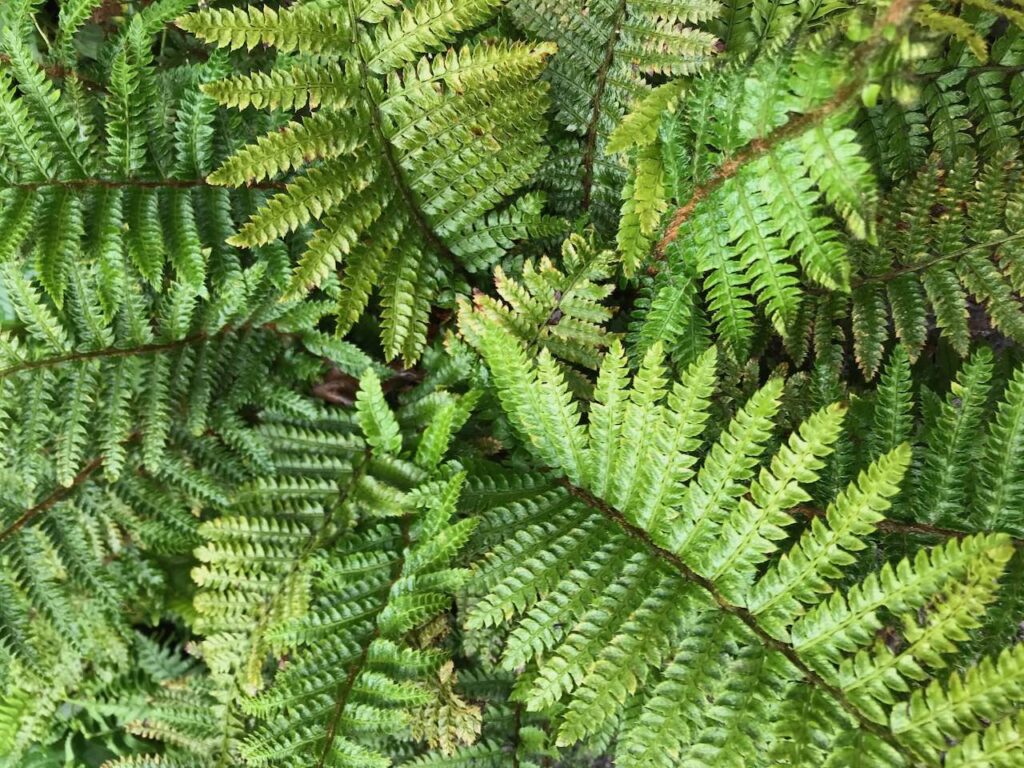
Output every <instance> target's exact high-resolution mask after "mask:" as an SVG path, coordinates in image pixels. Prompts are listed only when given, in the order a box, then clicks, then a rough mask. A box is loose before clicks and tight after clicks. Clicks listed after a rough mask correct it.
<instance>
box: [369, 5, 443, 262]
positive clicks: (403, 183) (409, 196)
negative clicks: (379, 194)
mask: <svg viewBox="0 0 1024 768" xmlns="http://www.w3.org/2000/svg"><path fill="white" fill-rule="evenodd" d="M349 18H350V19H351V24H352V47H353V49H354V50H355V51H356V52H357V53H358V55H359V88H360V90H361V91H362V92H363V97H364V98H365V99H366V102H367V104H368V105H369V107H370V128H371V130H372V131H373V133H374V136H375V137H376V138H377V141H378V142H379V143H380V146H381V152H382V153H383V154H384V164H385V165H387V167H388V172H389V173H390V174H391V178H393V179H394V181H395V186H396V187H397V188H398V193H399V194H400V195H401V196H402V200H404V201H405V206H406V208H407V209H408V210H409V212H410V213H411V214H412V220H413V221H414V222H415V223H416V228H417V229H418V230H419V231H420V234H421V235H422V236H423V239H424V240H426V241H427V244H428V245H430V247H431V248H432V249H433V250H434V251H435V252H436V253H437V254H438V255H439V256H441V257H442V258H444V259H446V260H451V261H455V260H456V256H455V254H454V253H453V252H452V250H451V248H449V247H448V244H447V243H446V242H445V241H444V240H443V239H442V238H441V236H440V235H439V234H437V232H435V231H434V228H433V227H432V226H431V224H430V221H429V220H428V219H427V215H426V214H425V213H424V212H423V210H422V209H421V207H420V203H419V200H417V198H416V193H415V192H414V191H413V189H412V187H410V186H409V182H408V181H407V180H406V178H405V173H404V172H403V171H402V166H401V164H399V162H398V158H396V157H395V150H394V147H393V146H392V144H391V141H390V140H389V139H388V137H387V135H386V134H385V133H384V129H383V124H384V120H383V118H382V117H381V113H380V105H379V104H378V103H377V101H376V99H374V98H373V93H372V92H371V90H370V87H369V85H368V83H369V81H370V77H371V74H370V67H369V64H367V61H366V56H365V55H364V53H363V46H362V45H361V44H360V41H359V23H358V21H357V14H356V11H355V7H354V5H353V4H352V2H351V0H350V1H349Z"/></svg>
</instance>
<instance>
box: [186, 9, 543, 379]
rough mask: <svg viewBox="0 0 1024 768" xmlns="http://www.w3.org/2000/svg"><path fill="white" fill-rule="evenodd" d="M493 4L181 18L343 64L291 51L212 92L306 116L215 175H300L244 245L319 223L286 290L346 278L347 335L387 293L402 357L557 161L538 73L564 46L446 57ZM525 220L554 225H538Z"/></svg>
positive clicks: (225, 34)
mask: <svg viewBox="0 0 1024 768" xmlns="http://www.w3.org/2000/svg"><path fill="white" fill-rule="evenodd" d="M494 5H495V4H494V3H492V2H487V1H486V0H466V1H462V0H459V1H458V2H447V1H443V0H439V1H438V2H424V3H418V4H416V5H414V6H412V7H410V8H408V9H401V8H396V9H394V10H391V9H388V8H387V7H386V6H379V7H378V6H374V5H372V4H370V5H367V6H366V7H363V8H360V7H358V6H353V7H352V8H345V7H342V6H337V7H330V6H327V7H324V6H322V5H319V4H307V5H299V6H296V7H293V8H289V9H286V10H282V11H280V12H277V11H274V10H273V9H272V8H271V9H267V10H261V9H259V8H256V7H251V8H249V9H234V10H231V11H220V10H210V11H201V12H199V13H197V14H194V15H192V16H187V17H185V18H183V19H182V20H181V21H180V22H179V23H180V25H181V26H182V27H183V28H184V29H186V30H189V31H191V32H193V33H195V34H196V35H197V36H199V37H200V38H202V39H204V40H207V41H209V42H211V43H214V44H217V45H222V46H227V47H230V48H233V49H234V48H240V47H246V48H248V49H251V48H253V47H254V46H255V45H257V44H264V45H269V46H273V47H275V48H277V50H278V51H280V53H281V54H288V53H291V52H293V51H294V52H296V53H297V54H299V55H300V57H302V56H307V55H310V54H324V55H333V57H334V58H333V59H332V61H331V62H330V63H327V62H325V63H324V64H323V65H317V66H313V65H312V64H310V63H309V62H308V61H307V60H304V59H303V58H299V59H298V60H297V61H296V62H295V63H289V60H288V58H287V57H285V56H284V55H282V56H281V57H279V59H278V61H277V62H275V65H274V68H273V69H272V70H271V71H270V72H269V73H257V74H254V75H245V76H241V77H235V78H233V79H231V80H228V81H222V82H218V83H214V84H212V85H211V86H209V87H208V88H207V89H206V90H207V93H209V94H211V96H212V97H214V98H216V99H217V100H218V101H219V102H220V103H223V104H227V105H230V106H233V107H238V108H241V107H246V106H250V105H253V106H261V107H269V108H270V109H273V110H290V111H295V110H298V109H303V108H307V107H308V108H309V115H308V116H307V117H306V118H305V119H302V120H299V119H295V120H293V121H292V122H290V123H289V124H288V125H286V126H285V127H284V128H283V129H281V130H275V131H273V132H272V133H269V134H267V135H265V136H263V137H260V138H259V139H258V140H257V142H256V143H255V144H251V145H249V146H247V147H245V148H244V149H242V150H240V151H239V152H237V153H236V154H235V155H234V156H232V157H231V158H229V159H228V160H227V161H225V162H224V163H223V164H222V165H221V166H220V167H219V168H218V169H217V171H216V172H214V173H213V174H212V175H211V176H210V180H211V181H212V182H214V183H216V184H221V185H229V186H238V185H241V184H243V183H251V182H253V181H257V182H258V181H260V180H261V179H264V178H267V177H273V176H276V175H277V174H279V173H280V172H283V171H289V170H293V169H294V170H302V171H303V173H302V174H301V175H298V176H297V177H296V178H295V179H294V180H292V181H290V182H289V183H288V185H287V187H286V188H285V189H284V190H283V191H282V192H280V193H279V194H277V195H275V196H274V197H272V198H271V199H270V200H268V201H267V203H266V205H265V206H264V207H262V208H261V209H260V210H258V211H257V212H256V213H255V214H254V215H253V217H252V218H251V219H250V220H249V222H248V223H247V224H246V225H245V226H244V227H242V229H241V230H240V231H239V232H238V233H237V234H236V235H234V236H233V237H232V239H231V242H232V243H233V244H234V245H237V246H243V247H250V248H251V247H257V246H261V245H264V244H265V243H267V242H270V241H272V240H274V239H275V238H278V237H280V236H282V235H284V234H286V233H288V232H291V231H294V230H296V229H298V228H300V227H302V226H303V225H305V224H307V223H309V222H310V221H311V220H316V221H319V222H320V226H319V227H318V228H317V229H316V232H315V233H314V234H313V235H312V237H311V238H310V240H309V243H308V247H307V249H306V251H305V253H304V255H303V256H302V258H301V259H300V261H299V263H298V265H296V267H295V269H294V271H293V273H292V277H291V281H290V284H289V288H288V291H287V295H289V296H291V297H299V296H301V295H303V294H305V293H306V292H307V291H308V290H309V289H310V288H314V287H318V286H320V285H321V284H322V283H323V282H324V280H325V278H327V277H328V275H330V274H331V273H333V272H334V271H335V269H339V270H340V272H341V290H340V291H339V292H338V295H337V297H336V300H337V302H338V330H339V332H342V333H343V332H345V331H347V330H348V329H349V328H351V327H352V325H353V324H354V323H355V322H356V320H358V318H359V316H360V314H361V313H362V312H363V310H364V309H365V308H366V306H367V302H368V301H369V298H370V294H371V290H373V288H374V287H377V288H378V291H379V296H380V301H381V305H382V308H383V312H382V315H381V321H382V322H381V339H382V342H383V345H384V349H385V353H386V356H387V357H389V358H391V357H397V356H399V355H401V356H402V357H403V358H404V359H405V360H406V361H407V362H411V361H414V360H415V359H417V358H418V357H419V355H420V352H421V351H422V349H423V345H424V342H425V338H426V324H427V314H428V309H429V305H430V303H431V302H432V300H433V298H434V296H435V294H436V291H437V286H438V281H439V280H440V279H442V276H444V275H446V274H449V273H450V272H451V270H452V269H453V268H454V267H456V266H457V265H458V264H459V263H460V262H461V263H463V264H465V265H474V266H475V265H476V264H478V262H479V258H480V257H479V256H477V249H478V248H479V247H480V246H476V247H474V246H473V245H472V244H471V243H470V242H468V241H469V239H470V238H471V237H473V236H474V235H478V234H482V233H483V232H484V231H486V229H487V228H488V226H489V224H488V214H489V213H491V212H492V211H493V210H494V209H495V207H496V206H498V205H499V204H500V203H501V202H502V200H503V198H504V197H506V196H508V195H510V194H513V193H514V192H516V191H517V190H518V189H519V188H520V187H522V186H523V185H524V184H525V183H526V182H527V181H528V180H529V178H530V177H531V176H532V175H533V173H534V172H535V171H536V169H537V168H538V167H539V165H540V163H541V162H542V160H543V158H544V155H545V150H544V148H543V147H542V146H541V143H540V135H541V131H542V116H543V112H544V110H545V105H546V88H545V87H544V86H543V85H542V84H540V83H538V82H537V76H538V75H539V73H540V70H541V68H542V66H543V64H544V60H545V58H546V57H547V56H549V55H550V54H551V52H552V50H553V49H552V48H551V47H550V46H547V45H524V44H509V43H503V42H493V41H489V40H486V39H478V40H473V41H466V42H465V44H464V45H461V46H460V47H458V48H454V47H453V48H448V49H447V50H445V47H446V46H447V45H448V44H449V42H450V41H452V39H453V37H454V36H455V35H457V34H458V33H460V32H463V31H465V30H469V29H472V28H473V27H476V26H478V25H480V24H481V23H482V22H485V21H486V20H487V19H488V18H489V17H490V16H491V15H492V13H493V12H494ZM314 161H316V162H315V164H314ZM307 166H308V167H307ZM524 225H525V227H531V226H534V227H538V226H542V220H541V218H540V217H539V215H538V214H534V215H533V216H532V217H531V218H528V219H526V220H525V221H524V222H523V223H522V224H520V227H523V226H524ZM523 234H525V233H523ZM481 245H482V243H481ZM499 253H500V251H499ZM484 258H490V257H484Z"/></svg>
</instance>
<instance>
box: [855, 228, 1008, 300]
mask: <svg viewBox="0 0 1024 768" xmlns="http://www.w3.org/2000/svg"><path fill="white" fill-rule="evenodd" d="M1022 239H1024V232H1015V233H1014V234H1012V235H1007V236H1006V237H1001V238H999V239H998V240H989V241H988V242H987V243H975V244H974V245H968V246H966V247H965V248H960V249H959V250H956V251H952V252H950V253H944V254H942V255H941V256H936V257H934V258H931V259H926V260H925V261H922V262H920V263H918V264H907V265H905V266H902V267H897V268H896V269H891V270H889V271H888V272H885V273H883V274H881V275H864V276H862V277H860V278H858V279H856V280H851V281H850V287H851V288H857V287H858V286H861V285H864V284H866V283H887V282H889V281H890V280H895V279H896V278H897V277H900V276H901V275H907V274H912V273H914V272H921V271H923V270H925V269H928V268H929V267H932V266H935V265H936V264H940V263H942V262H943V261H949V260H950V259H958V258H960V257H961V256H964V255H966V254H968V253H970V252H971V251H980V250H984V249H986V248H998V247H999V246H1000V245H1004V244H1005V243H1012V242H1015V241H1017V240H1022Z"/></svg>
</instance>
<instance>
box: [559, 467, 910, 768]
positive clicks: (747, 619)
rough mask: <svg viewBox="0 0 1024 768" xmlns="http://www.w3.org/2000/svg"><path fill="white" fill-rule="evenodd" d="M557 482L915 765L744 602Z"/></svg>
mask: <svg viewBox="0 0 1024 768" xmlns="http://www.w3.org/2000/svg"><path fill="white" fill-rule="evenodd" d="M558 484H559V485H561V486H562V487H563V488H565V489H566V490H567V491H568V492H569V493H570V494H571V495H572V496H574V497H575V498H577V499H579V500H580V501H582V502H583V503H584V504H586V505H587V506H589V507H591V508H592V509H594V510H596V511H597V512H599V513H600V514H601V515H602V516H604V517H605V518H607V519H608V520H610V521H612V522H613V523H615V524H616V525H618V526H619V528H621V529H622V530H623V532H624V533H626V535H627V536H629V537H630V538H632V539H634V540H635V541H637V542H639V543H640V544H641V545H642V546H643V547H644V548H645V549H646V550H647V551H648V552H650V553H651V554H652V555H653V556H654V557H656V558H657V559H659V560H661V561H663V562H665V563H667V564H668V565H669V566H670V567H671V568H672V569H673V570H675V571H676V572H677V573H678V574H679V575H680V576H682V577H683V578H684V579H685V580H686V581H688V582H690V583H691V584H696V585H697V586H698V587H700V588H701V589H703V590H704V591H705V592H706V593H707V594H708V595H709V596H710V597H711V599H712V600H714V602H715V603H716V605H717V606H718V607H719V608H720V609H721V610H722V611H724V612H725V613H728V614H729V615H730V616H734V617H735V618H737V619H739V621H741V622H742V623H743V624H744V625H745V626H746V627H747V628H748V629H749V630H750V631H751V632H753V633H754V635H755V636H756V637H757V638H758V639H759V640H760V641H761V643H763V644H764V646H765V647H766V648H769V649H771V650H773V651H776V652H778V653H780V654H782V656H784V657H785V658H786V660H787V661H789V663H790V664H792V665H793V666H794V667H795V668H796V669H797V670H798V671H799V672H800V674H801V675H802V676H803V678H804V680H806V681H807V682H808V683H810V684H811V685H814V686H815V687H817V688H819V689H821V690H822V691H825V692H826V693H827V694H828V695H829V696H831V697H832V698H833V699H834V700H835V702H836V703H837V704H839V706H841V707H842V708H843V709H844V710H846V712H847V713H849V715H850V716H851V717H852V718H853V719H854V720H855V721H856V722H857V724H858V725H859V727H860V728H862V729H863V730H865V731H868V732H870V733H871V734H873V735H874V736H876V737H877V738H879V739H881V740H882V741H884V742H885V743H886V744H888V745H889V746H890V747H892V748H893V749H894V750H896V751H897V752H898V753H900V754H901V755H903V756H904V757H905V758H906V760H907V762H908V764H910V765H914V764H915V763H916V762H917V760H916V758H915V757H914V755H912V754H911V753H910V752H908V751H907V749H906V748H905V747H904V746H903V745H902V744H900V742H899V741H897V739H896V737H895V736H894V735H893V734H892V733H891V732H890V731H889V729H887V728H884V727H882V726H881V725H879V724H878V723H876V722H874V721H873V720H870V719H869V718H867V717H865V715H864V714H863V713H862V712H861V711H860V710H859V709H858V708H857V707H856V706H854V704H853V703H852V702H851V701H849V700H848V699H847V698H846V695H845V694H844V693H843V692H842V690H840V689H839V688H837V687H836V686H834V685H832V684H831V683H829V682H828V681H827V680H825V679H824V678H823V677H822V676H821V675H819V674H818V673H817V672H815V671H814V670H813V669H811V667H809V666H808V665H807V663H806V662H805V661H804V660H803V659H802V658H801V657H800V655H799V654H798V653H797V652H796V649H794V648H793V646H791V645H790V644H789V643H785V642H783V641H781V640H778V639H776V638H775V637H773V636H772V635H770V634H768V632H767V631H765V630H764V628H763V627H761V625H760V624H759V623H758V621H757V617H756V616H754V614H752V613H751V612H750V611H749V610H747V609H746V608H744V607H743V606H739V605H734V604H733V603H731V602H729V601H728V600H727V599H726V598H725V597H724V596H723V595H722V593H721V592H719V591H718V588H717V587H716V586H715V584H714V582H712V581H711V580H710V579H707V578H705V577H703V576H701V575H700V574H699V573H697V572H696V571H694V570H693V569H692V568H691V567H690V566H688V565H687V564H686V563H685V562H683V560H682V559H681V558H680V557H679V556H678V555H676V554H675V553H674V552H671V551H669V550H667V549H664V548H663V547H661V546H659V545H658V544H657V543H655V541H654V539H652V538H651V536H650V534H648V533H647V531H645V530H644V529H642V528H640V527H638V526H636V525H633V524H632V523H631V522H629V521H628V520H627V519H626V518H625V516H623V514H622V513H621V512H620V511H619V510H617V509H616V508H615V507H613V506H611V505H610V504H608V503H607V502H605V501H604V500H603V499H600V498H598V497H596V496H594V495H593V494H592V493H590V492H589V491H587V490H586V489H584V488H580V487H579V486H576V485H573V484H572V483H571V482H569V480H567V479H565V478H560V479H559V480H558Z"/></svg>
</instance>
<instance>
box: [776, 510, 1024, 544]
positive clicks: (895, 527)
mask: <svg viewBox="0 0 1024 768" xmlns="http://www.w3.org/2000/svg"><path fill="white" fill-rule="evenodd" d="M789 513H790V514H792V515H799V516H800V517H803V518H806V519H808V520H810V519H813V518H815V517H824V516H825V513H824V512H823V511H822V510H820V509H815V508H814V507H793V508H792V509H790V510H789ZM875 527H876V528H878V530H880V531H885V532H886V533H896V534H902V535H906V536H910V535H917V536H932V537H934V538H937V539H963V538H966V537H967V536H974V535H976V534H977V533H978V531H960V530H957V529H955V528H943V527H941V526H938V525H929V524H928V523H915V522H904V521H901V520H889V519H886V520H882V521H881V522H879V523H878V524H877V525H876V526H875ZM1010 540H1011V541H1012V542H1013V546H1015V547H1017V548H1018V549H1024V539H1018V538H1015V537H1012V536H1011V537H1010Z"/></svg>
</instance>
